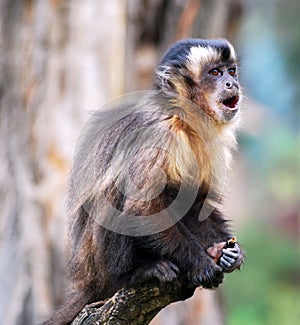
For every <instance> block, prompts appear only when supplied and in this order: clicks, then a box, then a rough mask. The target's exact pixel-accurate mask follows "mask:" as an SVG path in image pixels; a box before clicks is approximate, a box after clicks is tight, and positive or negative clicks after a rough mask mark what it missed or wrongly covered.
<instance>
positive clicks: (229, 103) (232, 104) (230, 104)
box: [222, 96, 239, 108]
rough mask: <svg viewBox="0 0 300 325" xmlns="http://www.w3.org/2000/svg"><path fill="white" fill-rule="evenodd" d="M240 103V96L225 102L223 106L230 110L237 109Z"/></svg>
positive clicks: (227, 99)
mask: <svg viewBox="0 0 300 325" xmlns="http://www.w3.org/2000/svg"><path fill="white" fill-rule="evenodd" d="M238 101H239V96H232V97H229V98H226V99H225V100H223V102H222V103H223V105H224V106H226V107H228V108H235V107H236V105H237V103H238Z"/></svg>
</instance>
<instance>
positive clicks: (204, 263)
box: [188, 255, 224, 289]
mask: <svg viewBox="0 0 300 325" xmlns="http://www.w3.org/2000/svg"><path fill="white" fill-rule="evenodd" d="M197 264H198V266H197ZM223 278H224V274H223V270H222V267H221V266H219V265H217V264H216V263H215V262H214V260H213V259H211V258H208V257H207V255H206V256H203V257H202V258H201V259H200V260H199V263H195V267H194V268H193V271H190V272H189V273H188V281H189V282H191V283H192V284H193V285H195V286H202V287H203V288H206V289H214V288H217V287H218V286H219V285H220V284H221V283H222V281H223Z"/></svg>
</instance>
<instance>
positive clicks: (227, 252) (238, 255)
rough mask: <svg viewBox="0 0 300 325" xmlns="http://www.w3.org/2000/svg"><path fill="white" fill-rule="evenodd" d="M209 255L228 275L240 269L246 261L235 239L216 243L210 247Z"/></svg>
mask: <svg viewBox="0 0 300 325" xmlns="http://www.w3.org/2000/svg"><path fill="white" fill-rule="evenodd" d="M207 254H208V255H209V256H210V257H212V258H213V259H214V261H215V262H216V263H217V264H218V265H220V266H221V268H222V270H223V272H226V273H229V272H232V271H234V270H236V269H239V268H240V266H241V264H242V263H243V261H244V253H243V251H242V249H241V248H240V246H239V244H238V243H237V241H236V238H235V237H233V238H231V239H229V240H228V241H227V242H221V243H216V244H214V246H212V247H209V248H208V249H207Z"/></svg>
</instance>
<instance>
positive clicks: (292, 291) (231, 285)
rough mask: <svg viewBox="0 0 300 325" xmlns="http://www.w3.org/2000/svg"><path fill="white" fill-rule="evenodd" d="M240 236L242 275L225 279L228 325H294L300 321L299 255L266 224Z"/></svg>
mask: <svg viewBox="0 0 300 325" xmlns="http://www.w3.org/2000/svg"><path fill="white" fill-rule="evenodd" d="M245 229H247V231H246V232H244V233H241V234H240V235H239V240H240V241H241V242H242V243H243V245H244V248H245V250H246V252H247V258H246V262H245V265H244V266H243V267H242V270H241V272H239V273H234V274H231V275H229V276H227V278H226V281H225V286H224V287H225V290H224V295H225V301H226V305H227V308H228V313H227V314H228V319H227V324H228V325H240V324H243V325H277V324H278V325H279V324H284V325H295V324H298V322H299V319H300V309H299V303H300V252H299V249H297V247H295V246H293V245H292V244H291V242H289V241H288V240H286V239H284V237H282V236H281V234H279V233H276V232H275V231H270V227H269V226H268V225H267V224H265V225H264V226H262V225H261V224H260V225H258V224H257V225H256V226H254V225H251V226H249V227H245Z"/></svg>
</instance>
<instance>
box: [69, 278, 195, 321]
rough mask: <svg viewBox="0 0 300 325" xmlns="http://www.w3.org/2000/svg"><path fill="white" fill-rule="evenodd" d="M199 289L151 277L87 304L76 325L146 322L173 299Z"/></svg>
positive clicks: (182, 298) (188, 296)
mask: <svg viewBox="0 0 300 325" xmlns="http://www.w3.org/2000/svg"><path fill="white" fill-rule="evenodd" d="M194 291H195V288H186V287H183V286H182V285H181V284H180V283H178V282H176V283H159V282H158V281H157V280H154V279H151V280H149V281H147V282H145V283H143V284H140V285H136V286H134V287H132V288H129V289H120V290H118V291H117V292H116V293H115V295H114V296H113V297H111V298H109V299H107V300H105V301H100V302H96V303H92V304H90V305H87V306H85V307H84V309H83V310H82V311H81V312H80V313H79V315H78V316H77V317H76V318H75V320H74V321H73V322H72V325H88V324H109V325H122V324H130V325H145V324H149V322H150V321H151V320H152V319H153V318H154V316H155V315H156V314H157V313H158V312H159V311H160V310H161V309H163V308H164V307H166V306H167V305H169V304H170V303H172V302H175V301H179V300H185V299H187V298H190V297H191V296H192V295H193V294H194Z"/></svg>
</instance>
